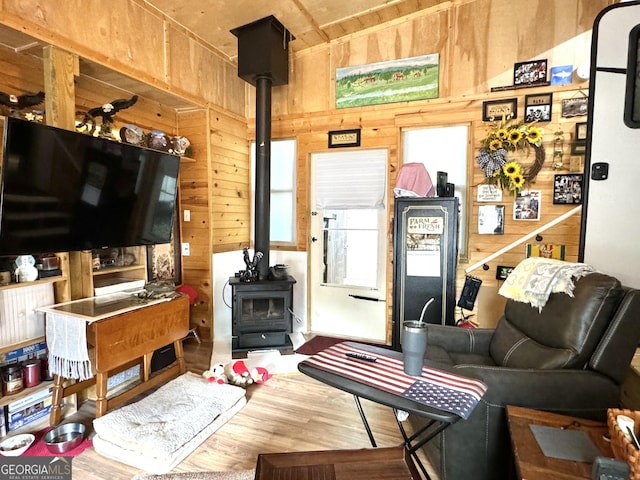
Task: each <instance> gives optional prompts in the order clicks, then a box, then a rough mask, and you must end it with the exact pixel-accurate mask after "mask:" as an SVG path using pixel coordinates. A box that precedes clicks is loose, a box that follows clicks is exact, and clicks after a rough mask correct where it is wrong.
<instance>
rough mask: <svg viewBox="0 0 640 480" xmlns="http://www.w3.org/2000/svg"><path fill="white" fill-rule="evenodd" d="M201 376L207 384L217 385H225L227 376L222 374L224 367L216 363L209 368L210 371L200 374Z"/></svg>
mask: <svg viewBox="0 0 640 480" xmlns="http://www.w3.org/2000/svg"><path fill="white" fill-rule="evenodd" d="M202 376H203V377H204V378H206V379H207V380H208V381H209V382H212V383H217V384H219V385H222V384H225V383H227V381H228V379H227V375H226V374H225V373H224V365H223V364H222V363H217V364H215V365H212V366H211V370H205V371H204V372H202Z"/></svg>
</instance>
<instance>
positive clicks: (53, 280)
mask: <svg viewBox="0 0 640 480" xmlns="http://www.w3.org/2000/svg"><path fill="white" fill-rule="evenodd" d="M63 280H68V278H67V276H66V275H58V276H55V277H49V278H40V279H38V280H34V281H33V282H22V283H10V284H9V285H2V286H0V290H10V289H12V288H21V287H29V286H31V285H41V284H44V283H57V282H61V281H63Z"/></svg>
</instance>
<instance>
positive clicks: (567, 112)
mask: <svg viewBox="0 0 640 480" xmlns="http://www.w3.org/2000/svg"><path fill="white" fill-rule="evenodd" d="M588 106H589V97H588V96H583V97H574V98H563V99H562V116H563V117H564V118H568V117H578V116H582V115H586V114H587V110H588Z"/></svg>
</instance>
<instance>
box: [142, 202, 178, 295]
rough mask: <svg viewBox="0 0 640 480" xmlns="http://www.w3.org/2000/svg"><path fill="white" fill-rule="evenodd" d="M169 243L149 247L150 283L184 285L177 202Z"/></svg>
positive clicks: (148, 272)
mask: <svg viewBox="0 0 640 480" xmlns="http://www.w3.org/2000/svg"><path fill="white" fill-rule="evenodd" d="M173 215H174V217H173V225H172V227H171V241H170V242H169V243H163V244H157V245H148V246H147V278H148V279H149V282H172V283H173V284H174V285H180V284H181V283H182V255H181V249H180V209H179V207H178V202H176V204H175V207H174V213H173Z"/></svg>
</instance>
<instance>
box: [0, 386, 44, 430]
mask: <svg viewBox="0 0 640 480" xmlns="http://www.w3.org/2000/svg"><path fill="white" fill-rule="evenodd" d="M52 390H53V388H51V387H50V388H45V389H42V390H39V391H36V392H34V393H32V394H31V395H28V396H25V397H23V398H20V399H18V400H16V401H15V402H12V403H9V404H8V405H7V406H6V407H5V409H6V426H7V430H8V431H9V432H12V431H14V430H16V429H18V428H21V427H24V426H25V425H28V424H29V423H32V422H35V421H36V420H40V419H41V418H43V417H45V416H47V415H48V414H49V413H50V412H51V405H52Z"/></svg>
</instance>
